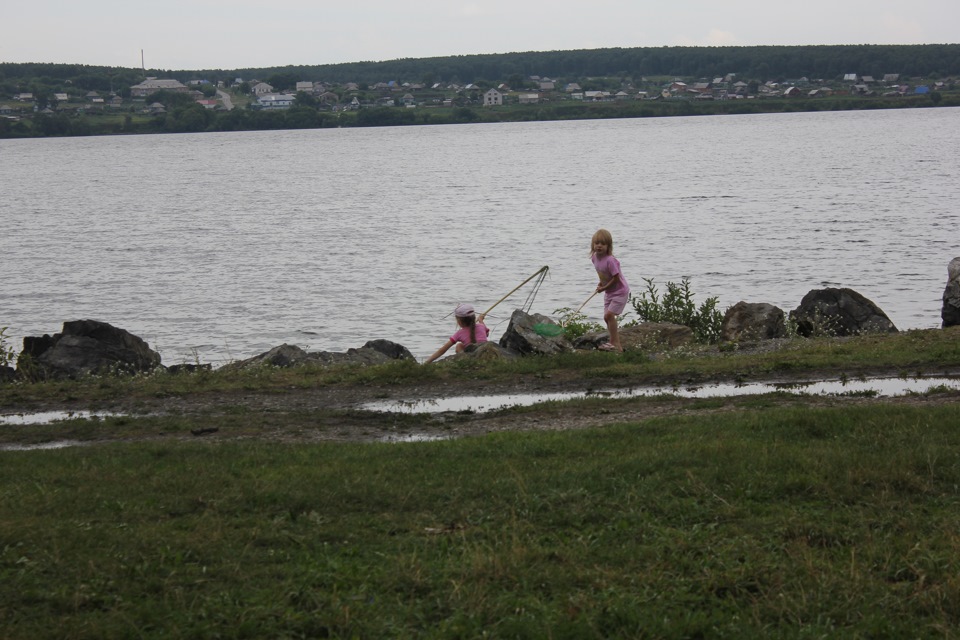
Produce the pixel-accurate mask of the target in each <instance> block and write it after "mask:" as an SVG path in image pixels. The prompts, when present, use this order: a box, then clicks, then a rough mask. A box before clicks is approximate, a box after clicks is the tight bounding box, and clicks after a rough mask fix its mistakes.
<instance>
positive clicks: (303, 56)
mask: <svg viewBox="0 0 960 640" xmlns="http://www.w3.org/2000/svg"><path fill="white" fill-rule="evenodd" d="M0 16H2V21H3V28H2V30H0V62H65V63H79V64H89V65H109V66H123V67H139V66H140V61H141V50H142V51H143V56H144V62H145V64H146V66H147V67H148V68H154V69H240V68H260V67H272V66H283V65H288V64H293V65H315V64H332V63H338V62H357V61H361V60H392V59H396V58H424V57H432V56H449V55H469V54H476V53H509V52H515V51H553V50H567V49H596V48H601V47H652V46H678V45H695V46H713V45H735V46H752V45H807V44H814V45H815V44H930V43H956V42H958V37H960V36H958V31H957V29H958V25H960V1H958V0H912V1H910V2H907V1H905V0H805V1H801V2H795V1H793V0H730V1H729V2H719V1H717V0H635V1H633V2H629V1H625V0H550V1H547V0H475V1H474V0H471V1H467V2H464V1H460V0H447V1H445V2H440V1H437V0H416V1H415V2H400V1H398V0H339V1H331V0H230V1H227V0H190V1H185V0H165V1H164V2H129V1H128V2H115V1H106V0H84V1H82V2H78V1H77V0H70V1H69V2H67V1H66V0H42V1H33V2H22V1H15V0H3V11H2V12H0Z"/></svg>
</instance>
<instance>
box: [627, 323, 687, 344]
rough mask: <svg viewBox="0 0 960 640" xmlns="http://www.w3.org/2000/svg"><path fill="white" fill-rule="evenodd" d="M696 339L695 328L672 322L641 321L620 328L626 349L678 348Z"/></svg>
mask: <svg viewBox="0 0 960 640" xmlns="http://www.w3.org/2000/svg"><path fill="white" fill-rule="evenodd" d="M694 340H695V338H694V335H693V329H691V328H690V327H687V326H684V325H682V324H672V323H670V322H641V323H640V324H635V325H633V326H630V327H622V328H621V329H620V344H621V345H623V348H624V350H626V351H634V350H641V351H643V350H649V349H663V348H667V349H676V348H677V347H682V346H684V345H688V344H692V343H693V342H694Z"/></svg>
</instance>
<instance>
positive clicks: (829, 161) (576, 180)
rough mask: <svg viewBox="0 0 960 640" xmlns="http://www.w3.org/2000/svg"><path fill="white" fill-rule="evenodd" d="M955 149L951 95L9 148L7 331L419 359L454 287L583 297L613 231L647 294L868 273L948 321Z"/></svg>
mask: <svg viewBox="0 0 960 640" xmlns="http://www.w3.org/2000/svg"><path fill="white" fill-rule="evenodd" d="M958 146H960V109H955V108H941V109H910V110H893V111H857V112H838V113H798V114H768V115H743V116H715V117H695V118H663V119H631V120H605V121H576V122H542V123H517V124H494V125H490V124H485V125H476V124H474V125H449V126H432V127H396V128H375V129H334V130H310V131H283V132H244V133H222V134H198V135H156V136H130V137H96V138H69V139H40V140H3V141H0V260H2V262H0V266H2V286H0V326H5V325H6V326H8V327H9V328H8V330H7V333H8V335H9V336H11V337H12V339H13V341H14V346H15V347H16V348H17V349H19V347H20V338H21V337H22V336H24V335H41V334H44V333H54V332H56V331H59V330H60V328H61V325H62V323H63V322H64V321H66V320H75V319H80V318H94V319H99V320H103V321H106V322H110V323H111V324H114V325H116V326H119V327H122V328H125V329H127V330H129V331H131V332H132V333H134V334H136V335H139V336H141V337H143V338H144V339H145V340H147V341H148V342H149V343H150V346H151V347H153V348H155V349H157V350H158V351H159V352H160V353H161V355H162V357H163V361H164V363H165V364H176V363H178V362H192V361H193V360H194V358H195V357H199V359H200V360H201V361H203V362H211V363H214V364H215V365H220V364H223V363H224V362H226V361H229V360H233V359H241V358H246V357H250V356H253V355H256V354H258V353H261V352H263V351H266V350H267V349H269V348H271V347H274V346H276V345H279V344H282V343H290V344H296V345H299V346H301V347H303V348H305V349H307V350H311V351H317V350H326V351H343V350H346V349H347V348H350V347H359V346H361V345H362V344H363V343H364V342H365V341H367V340H370V339H374V338H387V339H391V340H394V341H396V342H399V343H401V344H404V345H405V346H407V347H408V348H409V349H410V350H411V351H413V352H414V353H415V354H416V355H417V356H418V357H420V358H423V357H425V356H427V355H429V354H430V353H431V352H433V351H434V350H435V349H436V348H437V347H438V346H439V345H440V344H442V343H443V341H444V340H445V339H446V337H447V336H448V335H450V333H452V331H453V329H454V325H453V318H452V317H448V315H449V314H450V312H451V310H452V309H453V307H454V306H455V305H456V304H457V303H458V302H472V303H474V304H475V305H476V306H477V307H478V308H480V309H483V308H486V306H487V305H489V304H492V303H493V302H494V301H496V300H497V299H498V298H500V297H501V296H502V295H504V294H505V293H507V292H508V291H509V290H510V289H512V288H513V287H515V286H516V285H517V284H519V283H520V282H521V281H522V280H523V279H525V278H526V277H528V276H529V275H531V274H532V273H534V272H535V271H536V270H537V269H539V268H540V267H541V266H543V265H549V266H550V272H549V278H548V279H547V281H546V282H545V283H544V285H543V287H542V288H541V290H540V293H539V295H538V296H537V298H536V301H535V304H534V307H533V310H534V311H538V312H541V313H547V314H552V313H553V311H554V310H555V309H557V308H560V307H576V306H578V305H579V304H580V303H581V302H583V301H584V299H586V297H587V296H588V295H589V294H590V292H591V291H592V290H593V288H594V286H595V273H594V272H593V268H592V266H591V264H590V260H589V257H588V253H589V240H590V236H591V235H592V234H593V232H594V231H595V230H596V229H597V228H599V227H606V228H608V229H610V230H611V232H612V233H613V236H614V248H615V253H616V255H617V256H618V257H619V258H620V260H621V262H622V265H623V270H624V273H625V275H626V276H627V278H628V279H629V280H630V282H631V284H632V286H633V288H634V290H635V291H636V290H637V289H639V288H641V287H642V286H643V284H644V283H643V278H653V279H654V280H655V281H656V282H657V283H658V284H659V285H660V286H661V289H662V288H663V287H664V285H665V283H666V282H667V281H668V280H673V281H677V282H679V280H680V279H681V278H682V277H683V276H689V277H690V278H691V281H692V288H693V290H694V291H695V292H696V294H697V302H698V303H699V302H700V301H702V300H703V299H704V298H705V297H707V296H718V297H719V298H720V306H721V308H722V309H725V308H726V307H728V306H730V305H732V304H735V303H736V302H738V301H740V300H746V301H748V302H768V303H771V304H775V305H777V306H780V307H781V308H783V309H784V310H785V311H789V310H791V309H793V308H795V307H796V306H797V305H798V304H799V302H800V299H801V298H802V297H803V295H804V294H806V293H807V292H808V291H810V290H811V289H815V288H821V287H827V286H834V287H850V288H853V289H855V290H857V291H859V292H860V293H862V294H863V295H865V296H867V297H868V298H870V299H871V300H873V301H874V302H875V303H877V304H878V305H879V306H880V307H881V308H882V309H883V310H884V311H886V313H887V314H888V315H889V316H890V318H891V319H892V320H893V322H894V323H895V324H896V325H897V326H898V327H899V328H901V329H908V328H928V327H937V326H939V324H940V305H941V295H942V293H943V288H944V285H945V283H946V266H947V263H948V262H949V261H950V259H952V258H954V257H956V256H958V255H960V241H958V238H960V234H958V219H960V186H958V185H960V154H958V153H957V148H958ZM524 293H525V292H523V291H521V292H520V293H518V294H517V297H516V298H515V299H511V300H510V301H508V302H506V303H503V304H502V305H500V306H499V307H498V308H497V309H496V310H495V312H494V314H493V316H494V317H493V318H492V319H491V321H490V322H489V323H488V324H491V325H492V326H493V328H494V331H493V337H494V338H499V335H500V333H501V332H502V330H503V328H505V327H506V320H507V319H508V318H509V315H510V311H511V310H512V309H513V308H514V307H515V306H519V303H521V302H522V301H523V299H524V297H525V296H524ZM514 300H516V304H511V302H513V301H514ZM601 307H602V303H601V301H600V299H599V298H594V300H593V301H592V302H591V304H590V305H589V306H588V307H587V308H586V309H585V311H588V312H589V314H590V316H591V317H593V318H595V319H597V320H599V319H600V315H601V311H602V309H601Z"/></svg>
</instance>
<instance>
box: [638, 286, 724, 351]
mask: <svg viewBox="0 0 960 640" xmlns="http://www.w3.org/2000/svg"><path fill="white" fill-rule="evenodd" d="M643 281H644V282H645V283H646V290H645V291H641V292H640V294H639V295H631V296H630V304H631V305H632V306H633V310H634V311H635V312H636V314H637V318H638V321H639V322H668V323H671V324H681V325H684V326H686V327H690V329H692V330H693V335H694V339H695V340H696V341H697V342H700V343H703V344H715V343H717V342H719V340H720V326H721V325H722V324H723V314H722V313H720V311H719V309H718V308H717V306H718V301H719V298H718V297H717V296H713V297H711V298H707V299H706V300H704V301H703V302H702V303H701V304H700V306H699V307H697V305H696V304H695V303H694V301H693V291H691V290H690V278H688V277H686V276H684V277H683V278H682V279H681V281H680V283H679V284H677V283H676V282H667V291H666V293H664V294H663V297H661V296H660V292H659V290H658V289H657V286H656V285H655V284H654V283H653V278H644V279H643ZM634 322H636V321H634ZM628 326H629V325H628Z"/></svg>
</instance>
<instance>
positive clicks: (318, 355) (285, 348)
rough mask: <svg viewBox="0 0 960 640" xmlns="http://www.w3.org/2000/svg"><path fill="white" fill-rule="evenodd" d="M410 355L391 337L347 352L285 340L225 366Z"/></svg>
mask: <svg viewBox="0 0 960 640" xmlns="http://www.w3.org/2000/svg"><path fill="white" fill-rule="evenodd" d="M407 359H409V360H413V359H414V357H413V354H411V353H410V351H409V350H408V349H407V348H406V347H404V346H403V345H401V344H397V343H395V342H391V341H389V340H371V341H369V342H367V343H366V344H365V345H363V346H362V347H360V348H359V349H347V351H346V352H334V351H311V352H307V351H304V350H303V349H301V348H300V347H297V346H295V345H290V344H282V345H280V346H278V347H274V348H273V349H270V350H269V351H267V352H265V353H261V354H260V355H258V356H254V357H252V358H247V359H246V360H240V361H238V362H231V363H229V364H227V365H225V366H224V367H223V369H225V370H228V371H229V370H233V369H247V368H251V367H262V366H272V367H293V366H297V365H301V364H317V365H321V366H331V365H337V364H358V365H373V364H384V363H387V362H390V361H392V360H407Z"/></svg>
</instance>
